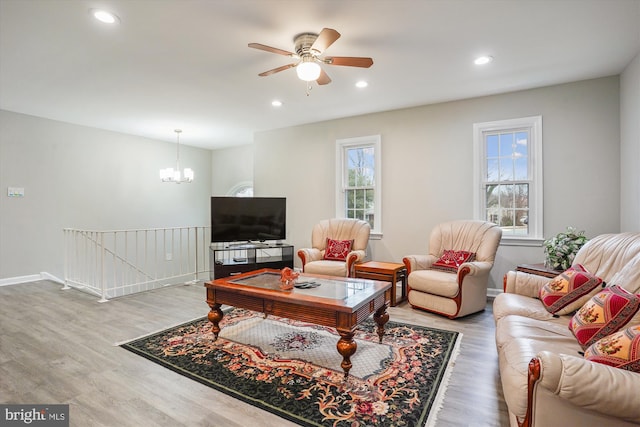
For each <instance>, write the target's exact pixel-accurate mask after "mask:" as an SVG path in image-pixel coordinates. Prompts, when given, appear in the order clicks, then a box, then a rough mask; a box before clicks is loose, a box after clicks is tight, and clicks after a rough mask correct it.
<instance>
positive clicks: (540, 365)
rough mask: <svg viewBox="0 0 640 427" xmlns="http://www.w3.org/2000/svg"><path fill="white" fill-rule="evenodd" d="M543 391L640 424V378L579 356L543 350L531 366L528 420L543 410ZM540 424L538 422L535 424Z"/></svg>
mask: <svg viewBox="0 0 640 427" xmlns="http://www.w3.org/2000/svg"><path fill="white" fill-rule="evenodd" d="M536 387H542V388H544V389H545V390H546V391H547V392H548V393H551V395H552V396H557V397H558V398H561V399H564V400H566V401H567V402H569V403H570V404H572V405H574V406H576V407H578V408H583V409H587V410H589V411H594V412H597V413H599V414H601V415H604V416H608V417H612V418H614V419H624V420H627V421H631V422H635V423H640V405H638V396H639V395H640V375H639V374H638V373H636V372H631V371H627V370H624V369H619V368H614V367H611V366H608V365H604V364H602V363H595V362H591V361H588V360H585V359H583V358H580V357H577V356H570V355H566V354H556V353H552V352H549V351H541V352H540V353H538V355H537V356H536V357H535V358H533V359H532V360H531V362H530V363H529V387H528V402H529V405H528V406H529V407H528V408H527V418H529V421H531V417H532V413H536V412H537V411H544V410H545V408H544V407H541V408H536V407H535V405H536V403H537V402H536V400H537V397H538V396H540V395H543V394H544V393H542V392H540V391H539V390H538V391H536ZM536 424H537V423H536Z"/></svg>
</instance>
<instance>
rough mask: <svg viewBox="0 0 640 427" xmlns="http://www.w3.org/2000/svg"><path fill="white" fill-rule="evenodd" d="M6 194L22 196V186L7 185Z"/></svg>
mask: <svg viewBox="0 0 640 427" xmlns="http://www.w3.org/2000/svg"><path fill="white" fill-rule="evenodd" d="M7 196H9V197H24V188H23V187H9V188H7Z"/></svg>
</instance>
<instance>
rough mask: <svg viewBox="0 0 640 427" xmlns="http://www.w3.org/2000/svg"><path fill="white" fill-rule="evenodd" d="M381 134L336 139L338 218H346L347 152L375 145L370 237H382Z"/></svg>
mask: <svg viewBox="0 0 640 427" xmlns="http://www.w3.org/2000/svg"><path fill="white" fill-rule="evenodd" d="M381 146H382V143H381V138H380V135H370V136H362V137H357V138H346V139H337V140H336V218H346V217H347V215H346V206H345V200H344V194H345V189H346V185H345V182H346V178H347V176H346V174H345V172H346V166H347V161H346V153H347V150H348V149H350V148H362V147H373V151H374V167H375V174H374V193H373V194H374V195H373V197H374V208H373V223H374V224H373V227H372V229H371V234H370V239H372V240H375V239H381V238H382V151H381Z"/></svg>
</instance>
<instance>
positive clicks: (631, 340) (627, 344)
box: [584, 325, 640, 373]
mask: <svg viewBox="0 0 640 427" xmlns="http://www.w3.org/2000/svg"><path fill="white" fill-rule="evenodd" d="M584 358H585V359H587V360H590V361H592V362H598V363H603V364H605V365H609V366H613V367H615V368H620V369H626V370H628V371H633V372H638V373H640V325H636V326H632V327H630V328H627V329H624V330H622V331H620V332H616V333H615V334H611V335H608V336H606V337H604V338H601V339H599V340H598V341H596V342H594V343H593V344H591V346H590V347H589V348H587V349H586V350H585V352H584Z"/></svg>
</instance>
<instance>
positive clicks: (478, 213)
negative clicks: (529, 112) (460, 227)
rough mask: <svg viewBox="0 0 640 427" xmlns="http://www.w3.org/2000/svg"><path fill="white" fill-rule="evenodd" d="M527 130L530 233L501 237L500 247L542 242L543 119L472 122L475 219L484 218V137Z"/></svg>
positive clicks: (525, 118)
mask: <svg viewBox="0 0 640 427" xmlns="http://www.w3.org/2000/svg"><path fill="white" fill-rule="evenodd" d="M522 129H527V130H528V131H529V143H528V168H529V173H530V176H529V180H528V182H529V215H528V216H529V222H528V225H529V234H528V235H527V236H506V235H503V236H502V243H501V244H503V245H517V246H539V245H540V244H541V243H542V242H543V240H544V237H543V212H544V209H543V180H542V171H543V169H542V116H531V117H522V118H517V119H508V120H498V121H493V122H484V123H474V125H473V158H474V162H473V165H474V174H473V176H474V191H473V205H474V216H475V218H476V219H481V220H484V219H485V218H486V198H485V197H484V194H485V184H486V176H487V166H486V165H487V161H486V150H485V146H484V145H485V138H484V136H485V134H486V133H489V132H509V131H514V130H522Z"/></svg>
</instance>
